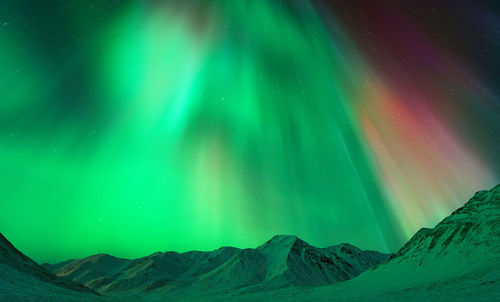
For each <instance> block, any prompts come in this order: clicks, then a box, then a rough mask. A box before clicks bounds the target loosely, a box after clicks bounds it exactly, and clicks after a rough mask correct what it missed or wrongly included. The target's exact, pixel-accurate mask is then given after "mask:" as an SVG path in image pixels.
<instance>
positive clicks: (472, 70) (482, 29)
mask: <svg viewBox="0 0 500 302" xmlns="http://www.w3.org/2000/svg"><path fill="white" fill-rule="evenodd" d="M45 2H47V3H45ZM340 2H344V3H340ZM402 2H407V3H408V4H405V3H402ZM414 2H418V3H414ZM435 2H436V3H435ZM0 46H1V48H0V67H1V69H0V96H1V99H0V171H1V174H0V179H1V181H0V232H2V233H3V234H4V235H5V236H6V237H7V238H8V239H9V240H10V241H11V242H12V243H13V244H14V245H15V246H16V247H18V248H19V249H20V250H21V251H23V252H24V253H26V254H27V255H28V256H30V257H32V258H34V259H35V260H37V261H39V262H46V261H49V262H54V261H62V260H66V259H69V258H79V257H85V256H89V255H91V254H96V253H109V254H112V255H114V256H119V257H128V258H131V257H141V256H145V255H147V254H150V253H153V252H156V251H167V250H175V251H188V250H211V249H216V248H218V247H220V246H222V245H232V246H236V247H255V246H257V245H259V244H261V243H263V242H265V241H266V240H268V239H269V238H271V237H272V236H273V235H276V234H294V235H297V236H299V237H301V238H302V239H304V240H306V241H308V242H309V243H311V244H314V245H317V246H328V245H333V244H338V243H340V242H349V243H351V244H354V245H357V246H359V247H361V248H364V249H375V250H379V251H382V252H394V251H396V250H397V249H398V248H399V247H400V246H401V245H402V244H403V243H404V242H405V241H406V240H408V239H409V238H410V237H411V236H412V235H413V234H414V233H415V232H416V231H417V230H418V229H420V228H422V227H432V226H433V225H434V224H436V223H437V222H438V221H439V220H441V219H442V218H444V217H445V216H447V215H448V214H450V213H451V212H452V211H453V210H455V209H456V208H457V207H459V206H461V205H462V204H463V203H464V202H465V201H467V200H468V198H470V197H471V196H472V195H473V193H474V192H475V191H477V190H481V189H489V188H491V187H492V186H494V185H495V184H497V183H499V182H500V82H499V79H500V7H499V4H496V5H495V4H490V3H486V2H484V3H481V2H479V1H362V0H355V1H330V2H329V1H305V0H292V1H277V0H267V1H266V0H257V1H244V0H242V1H239V0H238V1H234V0H211V1H180V0H178V1H136V2H133V1H119V0H107V1H18V0H7V1H1V2H0Z"/></svg>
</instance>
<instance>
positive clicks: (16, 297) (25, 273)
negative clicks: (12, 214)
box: [0, 234, 99, 301]
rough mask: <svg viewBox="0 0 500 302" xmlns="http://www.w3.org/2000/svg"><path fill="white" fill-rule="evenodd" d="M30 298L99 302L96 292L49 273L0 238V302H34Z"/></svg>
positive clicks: (0, 236) (3, 238) (1, 236)
mask: <svg viewBox="0 0 500 302" xmlns="http://www.w3.org/2000/svg"><path fill="white" fill-rule="evenodd" d="M33 296H36V297H38V298H40V299H41V300H43V299H42V297H45V298H47V299H49V298H50V299H52V300H57V297H64V298H63V299H68V297H75V298H77V297H80V298H82V299H87V300H94V299H95V300H99V298H98V296H97V293H96V292H94V291H93V290H91V289H89V288H87V287H86V286H84V285H82V284H79V283H77V282H74V281H71V280H69V279H65V278H62V277H59V276H56V275H54V274H53V273H51V272H49V271H48V270H46V269H45V268H43V267H41V266H40V265H38V264H37V263H36V262H34V261H33V260H31V259H30V258H28V257H27V256H25V255H24V254H23V253H21V252H20V251H18V250H17V249H16V248H15V247H14V246H13V245H12V244H11V243H10V242H9V241H8V240H7V239H6V238H5V237H4V236H3V235H2V234H0V301H33ZM50 299H49V300H50Z"/></svg>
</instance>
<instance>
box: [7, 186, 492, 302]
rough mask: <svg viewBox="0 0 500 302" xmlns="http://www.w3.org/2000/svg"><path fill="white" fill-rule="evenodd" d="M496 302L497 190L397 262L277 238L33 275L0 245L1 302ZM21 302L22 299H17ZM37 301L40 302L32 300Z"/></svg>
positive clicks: (83, 263)
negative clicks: (246, 245) (251, 245)
mask: <svg viewBox="0 0 500 302" xmlns="http://www.w3.org/2000/svg"><path fill="white" fill-rule="evenodd" d="M28 297H31V298H33V299H28ZM47 297H49V298H50V299H49V300H52V301H104V300H106V301H116V300H118V301H129V300H131V299H133V300H135V301H164V300H165V299H167V300H169V301H177V300H178V301H180V300H185V301H234V300H238V301H331V300H334V301H422V300H427V301H500V185H497V186H496V187H494V188H493V189H492V190H490V191H479V192H477V193H476V194H475V195H474V196H473V197H472V198H471V199H470V200H469V201H468V202H467V203H466V204H465V205H464V206H463V207H461V208H459V209H457V210H456V211H454V212H453V213H452V214H451V215H450V216H448V217H446V218H445V219H443V220H442V221H441V222H440V223H439V224H437V225H436V226H435V227H434V228H423V229H421V230H419V231H418V232H417V233H416V234H415V235H414V236H413V237H412V238H411V239H410V240H409V241H408V242H407V243H406V244H405V245H404V246H403V247H402V248H401V249H400V250H399V251H397V253H395V254H393V255H387V254H382V253H378V252H375V251H363V250H360V249H359V248H357V247H354V246H352V245H349V244H346V243H344V244H340V245H336V246H331V247H327V248H317V247H314V246H311V245H309V244H308V243H306V242H305V241H303V240H301V239H299V238H297V237H295V236H283V235H280V236H275V237H273V238H272V239H271V240H269V241H268V242H266V243H264V244H263V245H261V246H259V247H257V248H255V249H238V248H233V247H222V248H220V249H217V250H215V251H212V252H196V251H193V252H186V253H176V252H166V253H155V254H152V255H149V256H147V257H143V258H139V259H134V260H129V259H120V258H116V257H113V256H110V255H105V254H101V255H95V256H91V257H87V258H84V259H78V260H69V261H65V262H62V263H57V264H44V265H43V266H39V265H38V264H36V263H35V262H34V261H32V260H31V259H29V258H28V257H26V256H25V255H23V254H22V253H21V252H19V251H18V250H17V249H15V248H14V247H13V246H12V245H11V244H10V243H9V242H8V241H7V240H6V239H5V238H4V237H3V236H1V237H0V300H2V301H3V300H5V301H18V300H21V301H25V300H28V301H45V300H47ZM23 298H26V299H23ZM38 298H39V300H37V299H38Z"/></svg>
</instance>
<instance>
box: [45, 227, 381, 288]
mask: <svg viewBox="0 0 500 302" xmlns="http://www.w3.org/2000/svg"><path fill="white" fill-rule="evenodd" d="M387 257H389V255H388V254H382V253H378V252H375V251H362V250H361V249H359V248H356V247H354V246H352V245H348V244H341V245H337V246H330V247H326V248H317V247H314V246H312V245H310V244H308V243H307V242H305V241H303V240H302V239H300V238H298V237H297V236H294V235H276V236H273V237H272V238H271V239H270V240H268V241H267V242H266V243H264V244H262V245H260V246H258V247H257V248H255V249H239V248H234V247H221V248H219V249H216V250H214V251H211V252H198V251H190V252H184V253H177V252H164V253H162V252H157V253H153V254H151V255H149V256H145V257H142V258H138V259H131V260H128V259H119V258H116V257H113V256H109V255H102V254H100V255H93V256H90V257H87V258H83V259H77V260H71V261H69V262H68V261H65V262H62V263H57V264H44V265H43V266H44V267H45V268H47V269H49V270H51V271H52V272H54V273H55V274H57V275H58V276H61V277H67V278H70V279H72V280H74V281H78V282H82V283H83V284H85V285H87V286H89V287H90V288H92V289H94V290H96V291H98V292H101V293H102V294H109V295H124V294H130V293H145V292H150V291H155V290H161V289H163V290H164V291H169V292H176V291H178V292H185V291H188V290H193V289H194V288H196V289H199V290H204V291H209V292H213V293H216V292H223V291H229V290H232V291H257V290H269V289H273V288H281V287H286V286H316V285H325V284H331V283H334V282H340V281H345V280H348V279H351V278H353V277H355V276H357V275H358V274H359V273H361V272H362V271H364V270H366V269H368V268H369V267H370V266H372V265H375V264H378V263H379V262H381V261H382V260H384V259H385V258H387ZM102 259H105V261H106V263H102V262H99V261H100V260H102Z"/></svg>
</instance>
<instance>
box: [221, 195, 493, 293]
mask: <svg viewBox="0 0 500 302" xmlns="http://www.w3.org/2000/svg"><path fill="white" fill-rule="evenodd" d="M229 300H230V301H271V300H272V301H302V300H304V301H330V300H335V301H338V302H340V301H475V302H476V301H500V185H497V186H496V187H494V188H493V189H492V190H490V191H479V192H477V193H476V194H475V195H474V196H473V197H472V198H471V199H470V200H469V201H468V202H467V203H466V204H465V205H464V206H463V207H461V208H459V209H458V210H456V211H454V212H453V213H452V214H451V215H450V216H448V217H446V218H445V219H443V220H442V221H441V222H440V223H439V224H437V225H436V226H435V227H434V228H424V229H421V230H420V231H418V232H417V233H416V234H415V235H414V236H413V237H412V238H411V239H410V240H409V241H408V242H407V243H406V244H405V245H404V246H403V247H402V248H401V249H400V250H399V251H398V252H397V253H396V254H395V255H393V256H392V257H390V258H389V259H388V260H386V261H385V262H382V263H381V264H379V265H376V266H374V267H372V268H370V269H368V270H367V271H365V272H363V273H362V274H360V275H359V276H358V277H356V278H353V279H352V280H348V281H346V282H342V283H337V284H334V285H328V286H322V287H316V288H312V289H308V290H304V289H303V288H290V289H280V290H276V291H271V292H263V293H253V294H245V295H239V296H237V297H236V296H234V295H229V296H219V297H217V298H216V299H214V301H229Z"/></svg>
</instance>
